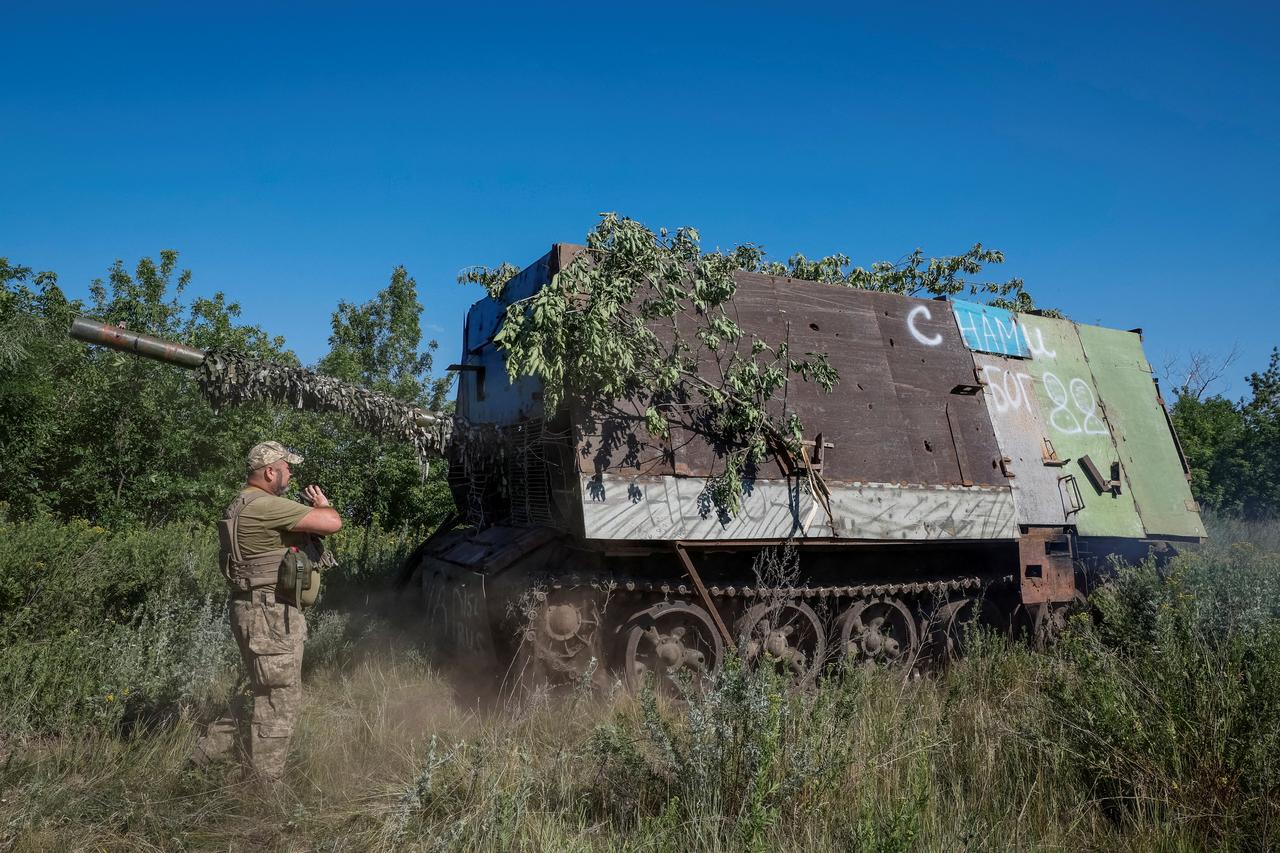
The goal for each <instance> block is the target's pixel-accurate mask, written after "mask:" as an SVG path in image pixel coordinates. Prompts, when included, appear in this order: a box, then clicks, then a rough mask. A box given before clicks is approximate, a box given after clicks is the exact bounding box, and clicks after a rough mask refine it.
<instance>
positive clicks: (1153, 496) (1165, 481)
mask: <svg viewBox="0 0 1280 853" xmlns="http://www.w3.org/2000/svg"><path fill="white" fill-rule="evenodd" d="M1077 331H1078V333H1079V335H1080V340H1081V343H1083V345H1084V352H1085V355H1086V356H1087V357H1088V359H1089V366H1090V368H1091V369H1092V370H1093V375H1094V379H1095V381H1096V383H1097V386H1098V393H1099V396H1100V399H1102V400H1103V401H1104V405H1105V408H1106V413H1107V421H1108V422H1109V423H1110V424H1111V429H1112V431H1113V432H1114V434H1115V438H1116V446H1117V449H1118V451H1119V462H1120V465H1121V467H1122V468H1123V469H1124V471H1125V474H1126V475H1127V476H1126V478H1125V479H1126V480H1127V483H1128V485H1129V487H1130V488H1131V489H1132V490H1133V500H1134V503H1135V504H1136V505H1137V507H1138V514H1139V515H1140V516H1141V517H1142V524H1143V527H1144V528H1145V529H1146V532H1147V535H1148V536H1176V537H1192V538H1201V537H1203V536H1204V535H1205V529H1204V524H1203V523H1202V522H1201V520H1200V515H1199V513H1198V512H1196V511H1194V510H1192V509H1191V508H1190V505H1191V504H1189V503H1188V502H1191V503H1194V501H1192V498H1191V488H1190V486H1189V485H1188V483H1187V479H1186V473H1185V471H1184V470H1183V467H1182V459H1181V457H1180V456H1179V454H1178V448H1177V445H1176V444H1175V443H1174V438H1173V433H1172V431H1171V428H1170V426H1169V422H1168V419H1167V418H1166V417H1165V412H1164V406H1163V404H1162V403H1161V401H1160V399H1159V395H1158V393H1157V392H1156V387H1155V382H1154V381H1153V380H1152V376H1151V365H1150V364H1148V363H1147V359H1146V356H1145V355H1143V352H1142V338H1141V336H1140V335H1138V334H1136V333H1134V332H1123V331H1119V330H1117V329H1103V328H1099V327H1098V326H1080V327H1078V330H1077ZM1103 473H1104V475H1106V474H1107V472H1105V471H1104V472H1103ZM1108 476H1109V475H1108Z"/></svg>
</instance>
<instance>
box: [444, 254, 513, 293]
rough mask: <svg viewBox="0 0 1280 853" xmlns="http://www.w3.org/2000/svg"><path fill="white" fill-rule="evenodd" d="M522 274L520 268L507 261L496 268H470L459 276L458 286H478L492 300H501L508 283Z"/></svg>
mask: <svg viewBox="0 0 1280 853" xmlns="http://www.w3.org/2000/svg"><path fill="white" fill-rule="evenodd" d="M519 274H520V268H519V267H518V266H515V265H514V264H509V263H507V262H506V261H503V262H502V263H500V264H498V265H497V266H496V267H484V266H475V267H468V268H467V269H465V270H463V271H462V272H461V273H459V274H458V284H478V285H480V286H481V287H483V288H484V289H485V292H486V293H488V294H489V298H490V299H501V298H502V291H503V289H504V288H505V287H506V286H507V282H508V281H510V280H511V279H513V278H515V277H516V276H517V275H519Z"/></svg>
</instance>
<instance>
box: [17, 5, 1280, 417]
mask: <svg viewBox="0 0 1280 853" xmlns="http://www.w3.org/2000/svg"><path fill="white" fill-rule="evenodd" d="M114 5H116V6H121V7H124V4H114ZM1268 5H1269V4H1217V5H1216V6H1215V8H1213V9H1209V8H1207V7H1206V6H1205V5H1204V4H1172V3H1160V4H1141V5H1138V4H1130V5H1117V4H1106V5H1087V4H1059V5H1058V6H1057V7H1055V8H1054V9H1052V10H1048V9H1047V7H1043V5H1042V4H1016V5H1012V4H1011V5H990V6H985V5H984V6H979V5H974V4H936V5H934V4H875V5H868V6H858V5H856V4H836V5H832V6H821V5H811V4H800V3H796V4H777V3H755V2H738V3H732V4H687V5H661V4H603V3H596V4H590V5H572V4H557V5H554V6H552V5H547V6H545V7H543V6H540V5H539V4H530V3H522V4H510V5H508V4H490V3H482V2H473V3H468V4H456V3H455V4H447V5H441V6H439V7H436V6H432V5H426V4H405V5H385V4H373V3H366V4H360V5H359V6H356V5H354V4H353V5H350V6H343V5H329V4H324V3H314V2H309V3H259V4H247V5H239V4H235V3H221V4H216V5H215V4H174V3H166V4H140V3H135V4H130V5H128V6H127V7H124V8H115V9H108V8H107V6H106V4H92V5H85V6H74V5H68V4H59V3H43V4H33V3H32V4H21V5H18V4H14V3H8V4H6V8H5V10H4V12H3V19H2V20H3V28H4V32H5V36H4V41H5V47H4V50H3V51H0V115H2V116H3V119H2V120H0V256H7V257H9V258H10V260H11V261H13V262H17V263H22V264H25V265H28V266H32V267H36V268H38V269H53V270H55V271H57V272H58V273H59V275H60V280H61V283H62V285H63V286H64V287H65V288H66V289H67V290H68V291H69V292H70V293H72V294H73V295H83V294H85V293H86V292H87V285H88V282H89V280H90V279H92V278H93V277H95V276H98V275H101V274H102V273H103V272H104V271H105V269H106V267H107V266H108V264H110V262H111V261H112V260H113V259H115V258H123V259H124V260H125V261H126V263H127V264H132V263H133V262H135V261H136V260H137V258H138V257H140V256H142V255H154V254H155V253H156V252H158V251H159V250H160V249H163V248H173V249H177V250H179V251H180V252H181V253H182V263H183V265H184V266H186V267H189V268H191V269H192V270H193V273H194V280H193V288H192V289H193V291H194V292H196V293H201V294H204V293H211V292H213V291H215V290H222V291H225V292H226V293H227V294H228V295H229V296H230V297H231V298H233V299H235V300H237V301H239V302H240V303H241V304H242V305H243V307H244V311H245V317H246V318H247V319H249V320H251V321H253V322H257V323H259V324H261V325H263V326H264V327H266V328H268V329H269V330H270V331H272V332H275V333H278V334H283V335H285V337H286V338H287V340H288V343H289V345H290V346H291V347H292V348H294V350H295V351H296V352H298V354H299V355H300V356H301V357H302V358H303V359H304V360H306V361H312V360H314V359H316V358H318V357H319V356H320V355H322V354H323V353H324V351H325V348H326V341H327V336H328V318H329V313H330V312H331V311H332V309H333V307H334V306H335V304H336V303H337V301H338V300H339V299H347V300H349V301H364V300H365V299H368V298H369V297H370V296H372V295H373V293H374V292H375V291H376V290H377V289H378V288H380V287H382V286H384V285H385V283H386V281H387V278H388V275H389V273H390V271H391V269H392V268H393V267H394V266H395V265H396V264H404V265H405V266H407V267H408V269H409V271H410V272H411V273H412V274H413V275H414V276H415V277H416V278H417V280H418V283H419V288H420V292H421V298H422V302H423V304H424V305H425V309H426V310H425V312H424V317H423V322H424V328H426V329H427V330H428V333H429V334H430V335H432V336H434V337H435V338H437V339H438V340H439V341H440V346H441V349H440V355H439V356H438V357H437V365H438V366H439V367H443V366H444V365H446V364H448V363H449V362H450V361H453V360H455V359H456V356H457V352H458V348H459V345H460V330H461V324H462V317H463V314H464V312H465V310H466V306H467V305H468V304H469V303H470V302H471V301H473V300H474V299H476V298H478V295H479V291H478V290H474V289H467V288H463V287H460V286H458V285H457V284H456V283H455V276H456V274H457V272H458V271H459V269H460V268H462V267H465V266H468V265H470V264H475V263H489V264H494V263H497V262H499V261H502V260H509V261H512V262H514V263H517V264H527V263H528V262H530V261H532V260H534V259H536V258H537V257H538V256H540V255H541V254H543V253H545V252H546V251H547V249H548V248H549V246H550V245H551V244H552V243H553V242H580V241H581V239H582V237H583V235H584V234H585V233H586V232H587V230H588V229H590V228H591V227H592V225H593V223H594V222H595V218H596V214H597V213H598V212H600V211H604V210H616V211H619V212H622V213H624V214H626V215H629V216H631V217H633V218H636V219H639V220H641V221H642V222H644V223H646V224H648V225H650V226H651V227H655V228H656V227H658V226H662V225H665V226H677V225H694V226H697V227H698V228H699V229H700V230H701V231H702V233H703V236H704V242H705V244H706V245H708V246H716V245H719V246H724V247H729V246H731V245H734V244H736V243H739V242H744V241H752V242H757V243H761V244H763V245H764V246H765V248H766V249H767V250H769V252H770V254H771V255H773V256H777V257H782V258H785V257H786V256H788V255H790V254H791V253H793V252H797V251H799V252H803V253H805V254H806V255H808V256H810V257H813V256H817V255H821V254H825V253H829V252H834V251H844V252H846V253H847V254H849V255H851V256H852V257H853V258H854V259H855V261H857V262H859V263H862V264H866V263H870V262H871V261H874V260H880V259H889V260H893V259H897V258H899V257H900V256H902V255H903V254H905V253H907V252H909V251H910V250H911V249H913V248H915V247H917V246H919V247H921V248H923V249H924V250H925V252H926V253H929V254H935V255H939V254H951V253H955V252H959V251H963V250H964V249H965V248H967V247H968V246H970V245H972V244H973V243H975V242H978V241H981V242H983V243H984V244H986V245H989V246H993V247H997V248H1000V249H1003V250H1004V251H1005V252H1006V254H1007V256H1008V262H1007V264H1006V265H1005V269H1004V270H1002V271H1000V272H1001V274H1008V275H1015V274H1016V275H1020V276H1022V277H1024V278H1025V279H1026V281H1027V284H1028V289H1029V290H1030V291H1031V292H1032V293H1033V294H1034V295H1035V296H1036V297H1037V299H1038V300H1039V301H1040V302H1041V303H1042V304H1046V305H1051V306H1056V307H1060V308H1062V309H1064V310H1065V311H1067V313H1068V314H1069V315H1070V316H1072V317H1073V319H1076V320H1078V321H1081V322H1100V323H1102V324H1104V325H1109V326H1115V327H1119V328H1131V327H1134V326H1142V327H1144V329H1145V330H1146V341H1147V351H1148V356H1149V357H1150V358H1151V360H1152V362H1153V363H1154V364H1156V365H1157V366H1159V365H1160V364H1162V363H1163V362H1164V361H1165V360H1166V359H1168V358H1170V357H1179V356H1181V357H1185V356H1186V355H1187V354H1188V353H1190V352H1191V351H1197V350H1198V351H1203V352H1206V353H1209V354H1218V355H1221V354H1225V353H1226V352H1227V351H1229V350H1230V349H1231V348H1232V347H1233V346H1238V347H1239V350H1240V353H1241V355H1240V359H1239V361H1238V362H1237V363H1236V365H1235V366H1234V367H1232V368H1231V370H1230V373H1231V377H1232V380H1233V381H1231V382H1230V383H1223V384H1221V385H1220V386H1218V390H1222V391H1226V392H1228V393H1230V394H1232V395H1233V396H1235V395H1239V394H1242V393H1244V391H1245V383H1244V382H1243V380H1242V377H1243V375H1244V374H1246V373H1248V372H1249V371H1252V370H1261V369H1263V368H1264V367H1265V365H1266V361H1267V356H1268V354H1269V352H1270V350H1271V348H1272V347H1273V346H1275V345H1277V344H1280V334H1278V333H1277V331H1276V325H1275V324H1276V319H1275V318H1276V315H1277V313H1278V312H1277V309H1280V265H1278V264H1277V261H1276V258H1277V257H1280V192H1278V190H1280V157H1278V156H1277V152H1280V97H1277V95H1278V94H1280V86H1278V84H1280V62H1278V61H1277V59H1276V58H1275V56H1276V50H1275V45H1276V44H1277V43H1280V7H1275V6H1270V7H1269V9H1268V8H1267V6H1268ZM1033 6H1036V7H1041V8H1031V7H1033ZM204 10H207V11H204Z"/></svg>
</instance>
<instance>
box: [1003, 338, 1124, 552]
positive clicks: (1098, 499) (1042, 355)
mask: <svg viewBox="0 0 1280 853" xmlns="http://www.w3.org/2000/svg"><path fill="white" fill-rule="evenodd" d="M1018 320H1019V323H1020V324H1021V325H1022V330H1023V334H1024V335H1025V336H1026V339H1027V346H1028V349H1029V350H1030V351H1031V362H1030V363H1029V364H1027V367H1029V368H1030V370H1029V372H1030V374H1031V376H1032V378H1033V380H1034V385H1035V389H1036V397H1037V399H1038V401H1039V403H1040V415H1041V418H1042V419H1043V422H1044V425H1045V432H1046V433H1047V435H1046V437H1047V438H1048V439H1049V440H1050V441H1051V442H1052V443H1053V448H1054V450H1055V451H1057V455H1058V457H1059V458H1061V459H1066V460H1069V461H1068V462H1067V463H1066V464H1065V465H1063V466H1061V467H1060V468H1059V471H1060V472H1061V476H1063V477H1074V478H1075V479H1074V485H1075V486H1078V493H1079V497H1080V498H1081V499H1082V502H1083V508H1081V509H1080V510H1079V511H1078V512H1072V513H1069V515H1068V518H1069V519H1070V520H1074V522H1075V524H1076V527H1077V530H1078V531H1079V533H1080V535H1081V536H1123V537H1128V538H1139V537H1141V536H1142V535H1143V527H1142V519H1141V518H1139V516H1138V510H1137V508H1136V507H1135V506H1134V501H1133V495H1132V491H1131V489H1130V488H1129V487H1128V485H1127V484H1123V485H1122V486H1121V489H1120V493H1119V494H1113V493H1112V492H1111V491H1103V492H1099V491H1098V490H1097V489H1096V488H1095V487H1094V486H1093V485H1092V483H1091V480H1090V478H1089V476H1088V475H1087V474H1086V473H1085V466H1084V465H1083V464H1082V462H1081V460H1082V459H1083V458H1084V457H1085V456H1088V457H1089V459H1090V460H1092V462H1093V463H1094V465H1096V466H1097V468H1098V469H1100V470H1101V471H1104V472H1107V473H1109V472H1110V470H1111V463H1112V462H1116V461H1119V460H1120V456H1119V453H1118V452H1117V450H1116V445H1115V442H1114V441H1113V440H1112V437H1111V429H1110V427H1109V425H1108V422H1107V415H1106V412H1107V410H1106V409H1105V408H1104V407H1103V405H1102V399H1103V398H1102V395H1101V394H1100V393H1099V392H1098V388H1097V387H1096V385H1095V383H1094V378H1093V372H1092V371H1091V370H1090V369H1089V362H1088V360H1087V359H1086V358H1085V353H1084V348H1083V346H1082V345H1081V343H1080V336H1079V335H1078V334H1077V333H1076V326H1075V324H1074V323H1071V322H1070V321H1068V320H1056V319H1053V318H1050V317H1036V316H1032V315H1028V314H1022V315H1019V317H1018ZM1125 468H1127V466H1125ZM1124 473H1127V472H1125V471H1124V469H1122V477H1123V476H1124ZM1071 491H1072V492H1074V491H1075V490H1074V489H1073V490H1071Z"/></svg>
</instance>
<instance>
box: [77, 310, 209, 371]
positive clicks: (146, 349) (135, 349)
mask: <svg viewBox="0 0 1280 853" xmlns="http://www.w3.org/2000/svg"><path fill="white" fill-rule="evenodd" d="M71 337H73V338H75V339H76V340H80V341H85V342H86V343H91V344H100V345H101V346H104V347H110V348H111V349H115V350H120V351H121V352H131V353H134V354H135V355H140V356H143V357H144V358H149V359H152V360H153V361H162V362H164V363H165V364H176V365H178V366H179V367H185V368H187V369H188V370H195V369H196V368H198V367H199V366H200V365H202V364H204V359H205V356H206V355H207V353H206V352H205V351H204V350H202V349H197V348H196V347H189V346H187V345H186V344H178V343H174V342H173V341H166V340H164V339H163V338H157V337H153V336H152V335H144V334H141V333H138V332H130V331H129V330H128V329H122V328H120V327H119V326H112V325H109V324H107V323H103V322H101V321H100V320H94V319H92V318H90V317H76V318H75V319H74V320H72V321H71Z"/></svg>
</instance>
